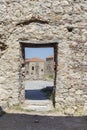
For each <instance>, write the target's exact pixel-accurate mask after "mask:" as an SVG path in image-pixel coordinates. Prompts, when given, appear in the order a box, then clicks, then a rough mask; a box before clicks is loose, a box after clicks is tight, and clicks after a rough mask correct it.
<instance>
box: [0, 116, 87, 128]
mask: <svg viewBox="0 0 87 130" xmlns="http://www.w3.org/2000/svg"><path fill="white" fill-rule="evenodd" d="M0 130H87V116H82V117H81V116H78V117H75V116H73V117H72V116H71V117H70V116H39V115H29V114H23V113H21V114H19V113H10V114H8V113H7V114H5V115H3V116H2V117H0Z"/></svg>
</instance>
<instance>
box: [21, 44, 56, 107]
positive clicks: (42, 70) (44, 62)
mask: <svg viewBox="0 0 87 130" xmlns="http://www.w3.org/2000/svg"><path fill="white" fill-rule="evenodd" d="M20 45H21V52H22V61H23V62H22V64H23V68H24V70H25V78H24V88H25V92H24V93H25V102H28V103H29V102H32V101H33V102H34V103H35V102H36V103H37V102H38V105H40V104H41V103H43V104H44V103H45V104H46V105H47V106H49V105H52V103H53V106H54V107H55V90H56V72H57V52H56V51H57V50H58V49H57V44H56V43H54V44H52V43H51V44H44V45H43V44H26V43H21V44H20ZM34 49H35V50H37V52H38V53H35V52H34V51H35V50H34ZM32 50H34V51H32ZM31 52H32V53H31ZM49 52H51V53H49ZM28 53H29V54H28ZM46 53H48V55H46ZM32 54H33V56H32ZM37 54H39V55H37ZM28 103H27V104H28ZM30 104H32V103H30Z"/></svg>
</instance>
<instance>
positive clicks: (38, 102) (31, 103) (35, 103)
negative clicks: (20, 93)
mask: <svg viewBox="0 0 87 130" xmlns="http://www.w3.org/2000/svg"><path fill="white" fill-rule="evenodd" d="M24 105H36V106H49V105H52V102H51V101H45V102H43V101H25V103H24Z"/></svg>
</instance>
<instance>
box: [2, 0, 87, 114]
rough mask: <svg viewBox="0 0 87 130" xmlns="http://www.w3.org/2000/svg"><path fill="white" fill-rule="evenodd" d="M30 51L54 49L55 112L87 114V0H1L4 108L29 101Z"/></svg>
mask: <svg viewBox="0 0 87 130" xmlns="http://www.w3.org/2000/svg"><path fill="white" fill-rule="evenodd" d="M25 47H31V48H35V47H36V48H37V47H39V48H40V47H53V49H54V62H55V63H56V68H55V76H54V89H53V90H54V97H53V104H55V109H56V110H57V111H59V112H60V111H61V112H62V113H72V114H75V113H76V112H80V113H86V112H87V0H0V106H1V107H2V108H3V109H5V108H8V107H10V106H14V105H19V104H22V103H24V102H25V98H24V97H25V96H24V94H25V93H24V91H25V90H24V88H25V87H24V71H25V65H24V64H23V60H25Z"/></svg>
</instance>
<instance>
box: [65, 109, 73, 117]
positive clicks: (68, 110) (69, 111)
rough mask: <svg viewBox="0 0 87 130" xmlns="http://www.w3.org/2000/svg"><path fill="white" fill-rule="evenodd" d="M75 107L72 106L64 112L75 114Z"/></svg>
mask: <svg viewBox="0 0 87 130" xmlns="http://www.w3.org/2000/svg"><path fill="white" fill-rule="evenodd" d="M74 112H75V111H74V109H72V108H67V109H66V110H65V112H64V114H67V115H73V114H74Z"/></svg>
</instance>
